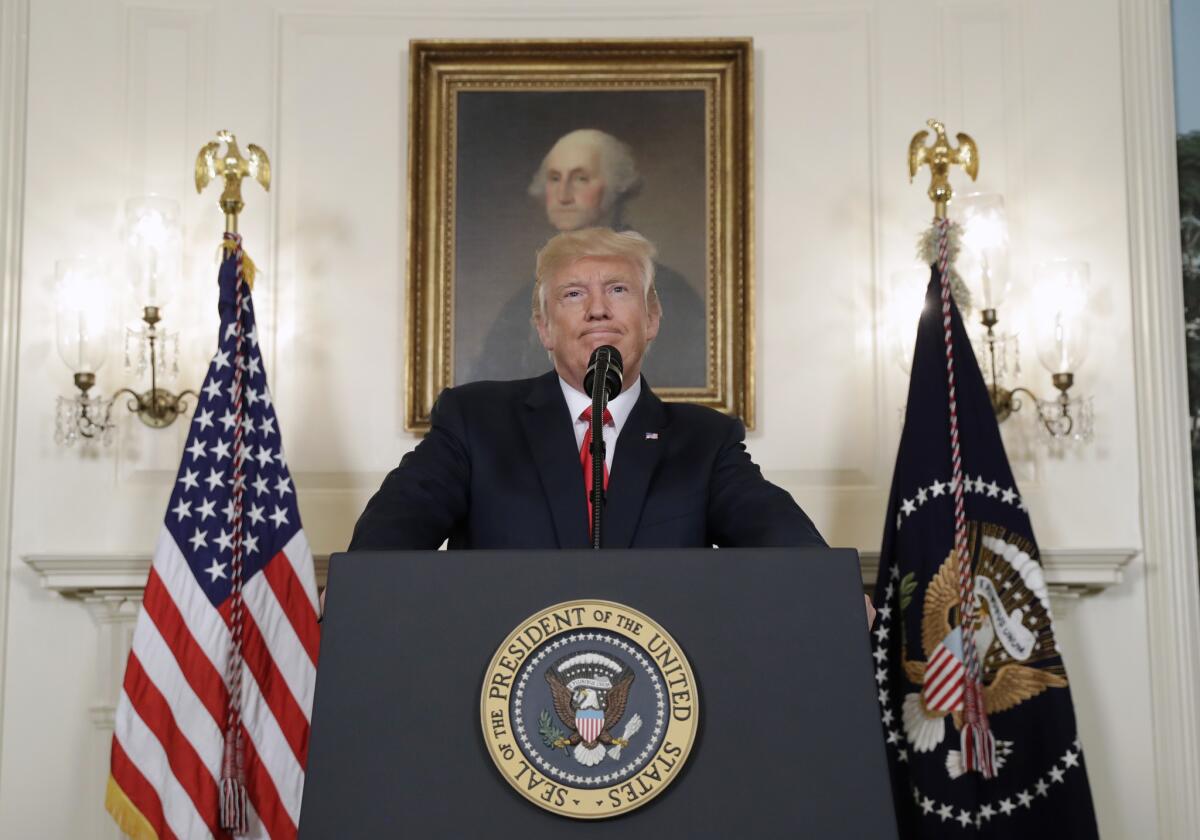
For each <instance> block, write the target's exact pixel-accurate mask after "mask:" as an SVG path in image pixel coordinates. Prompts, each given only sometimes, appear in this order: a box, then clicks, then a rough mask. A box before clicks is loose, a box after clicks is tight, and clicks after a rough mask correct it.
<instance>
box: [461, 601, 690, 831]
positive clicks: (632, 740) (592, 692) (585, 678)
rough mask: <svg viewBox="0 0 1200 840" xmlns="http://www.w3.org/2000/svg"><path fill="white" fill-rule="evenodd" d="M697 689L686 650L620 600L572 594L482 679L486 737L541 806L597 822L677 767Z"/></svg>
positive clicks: (517, 638) (503, 650)
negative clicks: (581, 597)
mask: <svg viewBox="0 0 1200 840" xmlns="http://www.w3.org/2000/svg"><path fill="white" fill-rule="evenodd" d="M699 712H700V707H699V698H698V697H697V696H696V681H695V679H694V678H693V676H692V669H691V666H690V665H688V662H687V659H686V658H685V657H684V655H683V651H682V650H681V649H680V647H679V645H678V644H676V643H675V640H674V639H672V638H671V636H670V635H669V634H668V633H667V631H666V630H664V629H663V628H662V627H660V626H659V625H658V624H656V623H655V622H654V621H653V620H652V619H650V618H649V617H647V616H645V615H643V614H642V613H640V612H638V611H637V610H634V609H631V608H630V607H627V606H625V605H624V604H617V603H613V602H611V601H568V602H566V603H563V604H556V605H554V606H552V607H547V608H546V609H544V610H541V611H540V612H538V613H536V614H535V615H532V616H530V617H529V618H528V619H526V620H525V621H523V622H521V623H520V624H519V625H518V626H517V628H516V629H515V630H513V632H512V633H511V634H510V635H509V637H508V638H507V639H505V640H504V642H503V643H502V644H501V645H500V647H499V649H498V650H497V651H496V655H495V656H493V657H492V661H491V663H490V664H489V665H488V669H487V672H486V674H485V676H484V681H483V691H482V699H481V702H480V715H481V718H482V724H483V738H484V741H485V742H486V743H487V747H488V752H489V753H490V754H491V756H492V760H493V761H495V762H496V767H498V768H499V770H500V773H501V774H502V775H503V776H504V778H505V779H506V780H507V781H508V783H509V784H510V785H512V786H513V787H514V788H516V789H517V791H518V792H520V794H521V795H522V796H524V797H525V798H526V799H528V800H529V801H531V802H533V803H534V804H535V805H538V806H539V807H542V808H545V809H546V810H547V811H552V812H554V813H555V814H561V815H562V816H565V817H576V818H579V819H598V818H603V817H611V816H615V815H617V814H622V813H625V812H627V811H632V810H633V809H634V808H638V807H640V806H642V805H645V804H646V803H647V802H649V801H650V800H651V799H653V798H654V797H655V796H657V795H658V794H659V793H661V792H662V791H663V789H664V788H666V786H667V785H668V784H670V783H671V780H672V779H674V778H675V777H676V776H678V775H679V771H680V769H681V768H682V767H683V764H684V762H685V761H687V757H688V753H689V752H690V751H691V748H692V741H693V739H694V738H695V736H696V728H697V722H698V717H699Z"/></svg>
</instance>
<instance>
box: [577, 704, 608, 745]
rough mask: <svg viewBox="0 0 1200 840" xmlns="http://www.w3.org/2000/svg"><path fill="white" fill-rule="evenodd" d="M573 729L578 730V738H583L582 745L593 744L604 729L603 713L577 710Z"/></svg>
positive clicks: (592, 710)
mask: <svg viewBox="0 0 1200 840" xmlns="http://www.w3.org/2000/svg"><path fill="white" fill-rule="evenodd" d="M575 728H576V729H577V730H579V736H580V737H581V738H583V741H584V743H586V744H593V743H595V742H596V739H597V738H599V737H600V731H601V730H602V729H603V728H604V712H602V711H600V710H599V709H577V710H576V711H575Z"/></svg>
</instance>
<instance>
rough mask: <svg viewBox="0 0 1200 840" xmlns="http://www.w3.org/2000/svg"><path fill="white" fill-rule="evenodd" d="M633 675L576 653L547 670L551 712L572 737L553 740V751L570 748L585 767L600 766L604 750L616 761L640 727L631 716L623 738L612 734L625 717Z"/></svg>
mask: <svg viewBox="0 0 1200 840" xmlns="http://www.w3.org/2000/svg"><path fill="white" fill-rule="evenodd" d="M633 678H634V673H633V671H631V670H629V669H628V668H626V667H625V666H624V665H622V664H621V663H619V662H617V661H615V660H614V659H612V658H611V657H609V656H607V655H605V654H602V653H594V652H587V653H578V654H574V655H572V656H569V657H567V658H565V659H563V660H561V661H560V662H557V663H555V664H554V665H553V666H551V667H550V668H548V669H547V670H546V682H547V683H548V684H549V685H550V695H551V698H552V699H553V701H554V711H555V712H556V713H557V714H558V718H559V720H561V721H562V723H563V725H564V726H565V727H566V728H567V730H568V731H569V732H570V734H569V735H568V736H567V737H562V738H557V739H556V740H555V741H554V742H553V744H552V746H553V747H554V748H555V749H570V748H572V747H573V748H574V751H573V754H574V756H575V760H576V761H578V762H579V763H580V764H582V765H584V766H586V767H592V766H594V765H596V764H599V763H600V762H601V761H602V760H603V759H604V755H605V752H606V749H607V752H608V754H609V755H610V756H611V757H612V758H620V755H621V747H624V746H627V745H628V744H629V738H630V737H631V736H632V735H633V734H634V733H635V732H637V730H638V729H639V728H640V726H641V718H640V717H639V716H638V715H634V716H633V718H632V719H631V720H630V721H628V722H627V723H626V725H625V731H624V733H623V737H620V738H618V737H616V736H614V735H613V734H612V730H613V729H614V728H615V727H616V726H617V724H619V723H620V722H621V719H622V718H623V717H624V716H625V706H626V704H627V703H628V701H629V688H630V686H632V685H633Z"/></svg>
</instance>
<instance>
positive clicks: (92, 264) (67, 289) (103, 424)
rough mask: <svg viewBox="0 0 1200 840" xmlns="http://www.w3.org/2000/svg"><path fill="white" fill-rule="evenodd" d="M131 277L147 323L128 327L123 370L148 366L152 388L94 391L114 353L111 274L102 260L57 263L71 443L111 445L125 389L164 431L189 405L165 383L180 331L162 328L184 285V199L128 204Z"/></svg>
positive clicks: (61, 439) (65, 416) (64, 405)
mask: <svg viewBox="0 0 1200 840" xmlns="http://www.w3.org/2000/svg"><path fill="white" fill-rule="evenodd" d="M125 228H126V237H125V262H126V268H125V276H126V277H127V278H128V281H129V285H130V288H131V290H132V293H133V295H134V299H135V300H137V301H138V302H139V303H140V304H141V305H142V316H141V320H142V324H144V326H143V325H139V326H138V328H137V329H129V328H126V329H125V369H126V372H128V373H132V374H133V375H134V377H135V379H138V380H140V379H141V378H142V376H143V375H144V374H145V373H146V371H147V370H149V372H150V387H149V389H147V390H145V391H143V392H141V393H138V392H137V391H136V390H133V389H131V388H120V389H119V390H117V391H116V392H115V393H114V394H113V396H112V397H108V398H106V397H103V396H95V397H93V396H91V394H90V391H91V388H92V387H93V386H95V384H96V371H97V370H98V369H99V368H100V367H101V366H102V365H103V364H104V361H105V359H106V357H107V355H108V349H109V348H108V344H109V339H110V336H111V312H110V306H109V296H108V295H107V294H106V288H105V287H106V283H107V279H108V276H107V275H108V272H107V271H106V270H105V267H104V265H103V264H102V263H100V262H98V261H96V260H87V259H82V260H64V261H61V262H59V263H58V264H57V266H56V272H55V273H56V277H57V287H56V306H57V309H58V324H57V326H58V352H59V355H60V356H62V359H63V361H64V362H66V364H67V366H68V367H69V368H71V369H72V370H73V371H74V372H75V387H76V388H78V389H79V393H77V394H75V395H74V396H73V397H59V398H58V410H57V417H56V423H55V440H56V441H57V442H58V443H60V444H65V445H67V446H70V445H71V444H73V443H74V442H75V441H76V440H78V439H79V438H84V439H88V440H92V439H99V440H100V441H101V442H102V443H104V444H105V445H108V444H111V443H112V430H113V428H114V426H115V424H114V423H113V422H112V419H111V415H112V407H113V402H114V400H115V399H116V398H117V397H119V396H121V395H122V394H125V395H128V396H129V400H128V402H127V404H126V405H127V407H128V409H129V410H130V411H132V412H134V413H135V414H136V415H137V416H138V419H140V420H141V421H142V422H143V423H145V424H146V425H147V426H150V427H152V428H156V429H161V428H163V427H165V426H169V425H171V423H173V422H174V421H175V418H176V417H178V416H179V415H180V414H181V413H183V412H185V411H187V409H188V406H187V401H186V399H185V398H186V397H187V396H189V395H190V396H193V397H195V396H197V394H196V393H195V392H194V391H182V392H180V393H179V394H178V395H176V394H174V393H172V392H171V391H169V390H167V389H165V388H162V387H160V384H159V377H160V376H167V375H168V374H171V375H173V374H177V373H178V372H179V363H178V356H179V336H178V333H168V332H166V331H164V330H162V329H161V328H160V327H159V323H160V322H161V320H162V312H161V308H162V307H163V306H164V305H165V304H166V303H167V302H168V301H169V300H170V297H171V293H172V292H173V291H174V289H175V286H176V285H177V283H178V280H179V275H180V269H181V259H182V231H181V229H180V223H179V204H178V203H177V202H174V201H171V200H170V199H166V198H161V197H157V196H150V197H146V198H137V199H131V200H129V201H128V202H126V204H125Z"/></svg>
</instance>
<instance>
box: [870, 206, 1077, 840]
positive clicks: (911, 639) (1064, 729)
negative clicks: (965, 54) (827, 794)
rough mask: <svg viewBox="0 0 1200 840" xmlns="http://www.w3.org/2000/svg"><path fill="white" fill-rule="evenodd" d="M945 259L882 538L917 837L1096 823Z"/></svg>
mask: <svg viewBox="0 0 1200 840" xmlns="http://www.w3.org/2000/svg"><path fill="white" fill-rule="evenodd" d="M936 233H937V238H938V245H939V249H938V258H937V260H936V261H935V263H934V265H933V266H932V269H933V271H932V279H931V281H930V284H929V287H928V290H927V292H926V297H925V309H924V311H923V313H922V315H921V321H920V324H919V326H918V331H917V342H916V348H915V351H914V357H913V364H912V378H911V381H910V383H909V392H908V407H907V412H906V415H905V420H904V430H903V433H902V434H901V439H900V448H899V453H898V454H897V457H896V470H895V474H894V476H893V479H892V490H891V498H890V500H889V503H888V513H887V521H886V523H885V529H884V537H883V551H882V556H881V560H880V569H879V579H878V581H877V583H876V590H875V604H876V607H877V609H878V611H879V615H878V618H877V619H876V624H875V628H874V630H873V640H872V643H873V647H874V656H875V660H876V671H875V680H876V683H877V687H878V690H879V703H880V712H881V716H882V721H883V725H884V730H885V735H886V739H887V751H888V758H889V763H890V768H891V773H892V781H893V793H894V800H895V802H896V808H897V817H898V821H899V825H900V834H901V836H902V837H905V838H943V837H985V838H986V837H997V838H999V837H1005V838H1011V837H1020V838H1022V840H1031V839H1032V838H1039V837H1046V838H1051V837H1053V838H1056V840H1061V838H1094V837H1097V830H1096V820H1095V815H1094V813H1093V810H1092V798H1091V792H1090V790H1089V788H1088V780H1087V773H1086V771H1085V769H1084V761H1083V753H1082V749H1081V747H1080V743H1079V738H1078V735H1077V734H1076V729H1075V715H1074V711H1073V709H1072V705H1071V693H1070V682H1069V680H1068V678H1067V672H1066V669H1065V667H1064V665H1063V660H1062V656H1061V652H1060V650H1059V648H1058V644H1057V642H1056V640H1055V632H1054V621H1053V617H1052V615H1051V604H1050V596H1049V592H1048V590H1047V587H1046V579H1045V576H1044V574H1043V571H1042V563H1041V558H1040V556H1039V553H1038V548H1037V543H1036V541H1035V540H1034V536H1033V528H1032V526H1031V525H1030V520H1029V513H1028V508H1027V507H1026V504H1025V501H1024V499H1023V498H1022V497H1021V493H1020V489H1019V488H1018V487H1017V484H1016V482H1015V481H1014V480H1013V474H1012V471H1011V469H1010V468H1009V464H1008V458H1007V456H1006V455H1005V452H1004V445H1003V443H1002V442H1001V439H1000V430H999V427H998V425H997V422H996V417H995V414H994V413H993V410H992V406H991V402H990V399H989V396H988V391H987V386H986V385H985V384H984V381H983V377H982V375H981V374H980V372H979V366H978V364H977V362H976V360H975V356H974V353H973V352H972V349H971V344H970V342H969V341H968V339H967V335H966V332H965V330H964V328H963V324H962V319H961V317H960V316H959V312H958V309H957V307H956V306H955V303H954V300H953V297H952V295H951V294H950V284H949V282H948V280H947V282H946V283H943V276H944V275H945V274H946V271H947V262H948V260H947V254H948V252H949V241H950V238H951V237H952V236H953V235H954V229H953V226H952V225H951V224H950V223H949V222H946V221H940V222H938V223H937V229H936Z"/></svg>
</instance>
